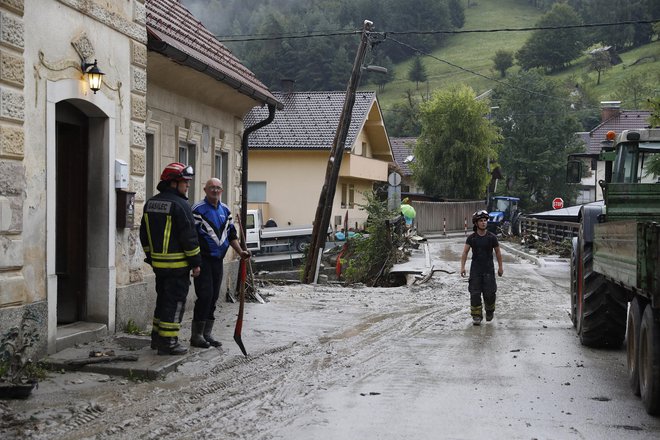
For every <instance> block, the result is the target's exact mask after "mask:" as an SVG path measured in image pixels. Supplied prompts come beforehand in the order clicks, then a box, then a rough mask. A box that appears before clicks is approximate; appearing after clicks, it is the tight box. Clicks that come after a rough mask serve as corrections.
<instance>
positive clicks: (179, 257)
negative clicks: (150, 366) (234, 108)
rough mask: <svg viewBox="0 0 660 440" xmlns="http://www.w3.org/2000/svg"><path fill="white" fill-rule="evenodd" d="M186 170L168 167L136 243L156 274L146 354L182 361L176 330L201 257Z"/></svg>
mask: <svg viewBox="0 0 660 440" xmlns="http://www.w3.org/2000/svg"><path fill="white" fill-rule="evenodd" d="M193 176H194V171H193V168H192V167H191V166H186V165H184V164H182V163H180V162H174V163H171V164H169V165H168V166H166V167H165V169H164V170H163V172H162V174H161V176H160V182H159V183H158V186H157V187H156V189H158V191H159V193H158V194H156V195H155V196H153V197H152V198H150V199H149V200H147V202H146V203H145V205H144V212H143V215H142V222H141V223H140V243H141V244H142V248H143V249H144V253H145V255H146V258H145V262H147V263H149V264H150V265H151V267H152V268H153V271H154V273H155V274H156V308H155V310H154V319H153V328H152V331H151V348H157V349H158V354H159V355H181V354H184V353H186V352H187V351H188V349H187V348H186V347H183V346H181V345H180V344H179V330H180V329H181V320H182V319H183V312H184V309H185V305H186V296H188V289H189V288H190V273H191V270H192V276H193V277H197V276H198V275H199V271H200V269H199V268H200V264H201V263H202V257H201V255H200V249H199V242H198V240H197V232H196V230H195V220H194V219H193V216H192V211H191V209H190V206H189V205H188V202H187V200H188V198H187V197H186V195H187V193H188V187H189V186H190V180H191V179H192V178H193Z"/></svg>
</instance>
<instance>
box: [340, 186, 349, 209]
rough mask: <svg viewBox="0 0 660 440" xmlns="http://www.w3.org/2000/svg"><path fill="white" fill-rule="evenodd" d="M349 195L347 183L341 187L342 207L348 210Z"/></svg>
mask: <svg viewBox="0 0 660 440" xmlns="http://www.w3.org/2000/svg"><path fill="white" fill-rule="evenodd" d="M347 194H348V185H346V184H345V183H344V184H342V185H341V207H342V209H346V195H347Z"/></svg>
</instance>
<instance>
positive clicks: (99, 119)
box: [45, 79, 117, 354]
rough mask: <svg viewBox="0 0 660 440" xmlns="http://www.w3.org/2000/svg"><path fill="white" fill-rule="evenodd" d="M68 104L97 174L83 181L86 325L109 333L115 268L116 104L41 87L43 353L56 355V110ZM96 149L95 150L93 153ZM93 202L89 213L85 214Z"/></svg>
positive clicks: (56, 84) (75, 86)
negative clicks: (84, 129)
mask: <svg viewBox="0 0 660 440" xmlns="http://www.w3.org/2000/svg"><path fill="white" fill-rule="evenodd" d="M60 101H69V102H70V103H72V104H73V105H75V106H76V107H77V108H78V109H79V110H81V111H82V112H83V113H84V114H85V115H86V116H87V118H88V120H89V145H90V151H89V157H90V161H95V162H96V163H98V164H100V165H99V167H100V168H99V170H100V173H96V170H92V169H91V168H90V169H89V176H88V196H87V197H88V220H87V221H88V224H93V225H94V227H93V228H91V227H90V228H88V232H87V247H88V255H89V261H88V269H87V289H86V290H87V317H86V320H87V321H92V322H99V323H103V324H106V325H107V328H108V331H109V332H111V333H114V331H115V309H116V294H117V292H116V290H117V279H116V268H115V236H116V230H115V216H116V194H115V191H114V165H115V154H116V133H115V114H116V112H117V104H116V103H115V102H114V101H112V100H110V99H109V98H108V97H106V96H105V95H104V94H103V93H97V94H93V93H91V92H90V91H89V90H84V89H83V87H82V86H81V82H80V80H74V79H64V80H60V81H50V80H49V81H47V82H46V164H45V169H46V290H47V295H46V296H47V299H48V353H49V354H52V353H54V352H55V350H56V341H57V275H56V273H55V261H56V254H55V231H56V221H55V213H56V206H55V204H56V192H55V189H56V188H55V186H56V176H55V173H56V170H55V163H56V154H55V153H56V148H55V147H56V135H55V127H56V120H55V117H56V104H57V103H58V102H60ZM92 146H98V147H100V148H94V147H92ZM91 201H93V203H94V209H89V206H90V202H91Z"/></svg>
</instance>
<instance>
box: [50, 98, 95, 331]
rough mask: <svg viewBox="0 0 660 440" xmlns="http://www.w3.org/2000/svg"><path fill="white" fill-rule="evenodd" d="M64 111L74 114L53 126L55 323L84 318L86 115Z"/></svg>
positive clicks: (85, 273) (73, 110)
mask: <svg viewBox="0 0 660 440" xmlns="http://www.w3.org/2000/svg"><path fill="white" fill-rule="evenodd" d="M58 107H59V106H58ZM59 110H61V109H60V108H58V113H59ZM64 110H65V113H67V112H71V111H72V112H73V115H69V116H73V117H68V118H65V119H67V122H62V121H58V122H57V128H56V130H57V147H56V148H57V151H56V156H57V159H56V160H57V163H56V185H57V189H56V214H55V215H56V220H55V221H56V233H55V240H56V241H55V248H56V262H55V270H56V272H57V321H58V324H67V323H70V322H75V321H80V320H84V319H85V314H86V296H87V288H86V282H87V171H88V166H87V160H88V153H87V151H88V127H87V124H86V117H85V116H84V115H83V114H82V113H80V114H76V113H75V112H76V111H77V109H66V108H65V109H64ZM58 119H59V118H58ZM71 122H73V123H71Z"/></svg>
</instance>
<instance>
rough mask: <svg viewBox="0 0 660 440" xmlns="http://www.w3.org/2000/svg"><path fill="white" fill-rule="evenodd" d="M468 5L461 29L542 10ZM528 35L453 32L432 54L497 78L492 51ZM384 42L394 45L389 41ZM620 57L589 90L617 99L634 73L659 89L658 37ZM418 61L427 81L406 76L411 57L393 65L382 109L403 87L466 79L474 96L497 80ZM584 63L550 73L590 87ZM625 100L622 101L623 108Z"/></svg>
mask: <svg viewBox="0 0 660 440" xmlns="http://www.w3.org/2000/svg"><path fill="white" fill-rule="evenodd" d="M472 4H473V5H474V6H472V7H470V8H466V10H465V18H466V20H465V26H464V28H463V29H465V30H469V29H499V28H521V27H531V26H534V24H535V23H536V21H537V20H538V19H539V18H540V17H541V15H542V14H543V12H542V11H540V10H538V9H536V8H533V7H531V6H529V5H527V4H524V3H522V2H520V1H516V0H480V1H478V2H472ZM529 34H530V33H529V32H497V33H474V34H459V35H454V36H452V37H451V38H450V39H449V42H448V44H447V45H446V46H445V47H443V48H441V49H439V50H436V51H434V52H433V53H432V54H431V55H432V56H433V57H435V58H439V59H441V60H446V61H449V62H451V63H452V64H455V65H458V66H460V67H463V68H465V69H468V70H472V71H475V72H478V73H479V74H481V75H484V76H487V77H490V78H494V79H497V80H499V79H500V78H499V73H498V72H496V71H494V70H493V62H492V58H493V55H494V54H495V52H496V51H497V50H500V49H502V50H507V51H512V52H516V51H517V50H518V49H519V48H520V47H521V46H522V45H523V44H524V43H525V41H526V39H527V38H528V37H529ZM395 38H396V36H395ZM387 44H397V43H395V42H393V41H390V42H387ZM620 56H621V58H622V59H623V63H622V64H620V65H617V66H614V67H612V68H611V69H610V70H607V71H606V72H605V73H604V74H603V76H602V77H601V85H600V86H598V87H595V88H594V92H595V93H596V95H597V96H598V97H599V98H600V99H601V100H611V99H616V98H615V92H616V91H617V89H618V88H619V84H620V82H621V80H623V79H624V78H625V77H627V76H630V74H631V73H633V72H637V73H643V74H648V76H647V79H646V81H648V83H649V86H650V87H651V88H652V89H658V88H660V85H659V84H660V78H659V77H658V73H657V72H660V42H659V41H655V42H653V43H651V44H649V45H646V46H643V47H641V48H637V49H635V50H631V51H629V52H626V53H622V54H620ZM640 59H643V62H639V63H637V64H635V65H632V64H633V63H635V61H637V60H640ZM422 61H423V63H424V66H425V68H426V72H427V74H428V82H427V83H420V84H419V89H417V88H416V84H415V83H414V82H411V81H409V80H408V79H407V76H408V70H409V69H410V65H411V63H412V59H410V60H408V61H406V62H404V63H400V64H397V65H395V67H394V72H395V79H394V81H392V82H390V83H388V84H387V85H386V86H385V89H384V91H382V92H379V94H378V97H379V101H380V104H381V106H382V107H383V111H384V112H385V113H386V112H387V111H388V108H389V107H390V106H391V105H392V104H393V103H395V102H399V101H402V100H403V98H404V97H405V93H406V91H407V90H411V91H413V93H414V94H415V95H416V96H426V95H427V93H432V91H433V90H434V89H437V88H444V87H450V86H452V85H456V84H461V83H465V84H468V85H469V86H471V87H472V88H473V89H474V90H475V91H476V93H477V94H480V93H483V92H485V91H487V90H489V89H491V88H493V87H494V86H495V85H496V84H497V83H496V82H495V81H491V80H489V79H485V78H482V77H479V76H477V75H475V74H472V73H469V72H466V71H463V70H460V69H458V68H456V67H452V66H450V65H448V64H446V63H443V62H441V61H439V60H437V59H434V58H431V57H428V56H425V57H423V58H422ZM588 62H589V59H588V57H587V56H584V57H582V58H581V59H579V60H576V61H575V62H574V63H573V66H571V67H570V68H568V69H566V70H565V71H562V72H559V73H557V74H555V75H553V77H555V78H557V79H560V80H567V81H568V82H570V81H575V80H576V79H577V80H580V82H582V81H583V75H584V74H587V73H588V74H589V77H590V78H592V79H593V83H594V85H595V80H596V73H595V72H591V73H589V72H588ZM517 69H518V67H517V66H515V65H514V66H513V67H512V68H511V69H509V72H513V71H516V70H517ZM364 88H369V89H372V90H373V89H375V88H376V86H374V85H373V84H368V83H367V84H364ZM657 93H660V90H656V94H657ZM625 104H626V103H625V102H624V106H625Z"/></svg>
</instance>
